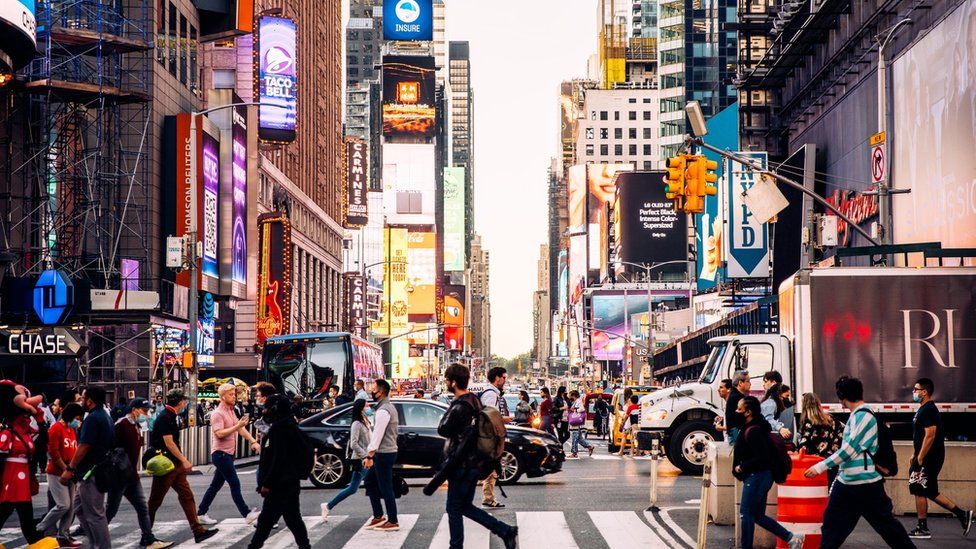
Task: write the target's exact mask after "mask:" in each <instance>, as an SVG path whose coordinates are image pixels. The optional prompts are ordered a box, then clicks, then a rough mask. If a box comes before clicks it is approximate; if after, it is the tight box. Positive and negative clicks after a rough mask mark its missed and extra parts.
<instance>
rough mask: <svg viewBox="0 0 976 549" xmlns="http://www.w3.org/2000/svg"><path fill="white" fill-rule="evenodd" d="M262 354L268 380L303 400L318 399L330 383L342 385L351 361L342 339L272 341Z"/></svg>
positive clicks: (325, 393)
mask: <svg viewBox="0 0 976 549" xmlns="http://www.w3.org/2000/svg"><path fill="white" fill-rule="evenodd" d="M264 357H265V365H264V366H265V371H266V373H267V376H268V381H269V382H271V384H273V385H274V386H275V387H276V388H277V389H278V390H280V391H283V392H284V393H285V394H288V395H292V396H294V395H298V396H301V397H302V399H304V400H320V399H322V398H324V397H325V396H326V395H327V394H328V391H329V387H330V386H332V385H339V384H344V383H343V382H344V376H345V373H346V370H347V368H348V367H349V365H350V362H351V360H350V358H351V357H350V351H349V349H348V343H347V342H345V341H307V342H284V343H273V344H268V345H266V347H265V350H264Z"/></svg>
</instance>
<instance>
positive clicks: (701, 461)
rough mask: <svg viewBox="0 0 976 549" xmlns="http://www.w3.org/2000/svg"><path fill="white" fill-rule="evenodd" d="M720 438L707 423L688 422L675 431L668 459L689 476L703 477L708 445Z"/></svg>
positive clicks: (670, 443)
mask: <svg viewBox="0 0 976 549" xmlns="http://www.w3.org/2000/svg"><path fill="white" fill-rule="evenodd" d="M716 438H718V436H717V434H716V433H715V430H714V429H713V428H712V425H711V424H710V423H709V422H707V421H688V422H685V423H684V424H682V425H681V426H680V427H678V428H677V429H675V431H674V433H673V434H672V435H671V440H670V441H669V443H668V459H669V460H670V461H671V463H672V464H673V465H674V466H675V467H677V468H678V469H681V471H682V472H683V473H685V474H687V475H701V474H702V471H703V470H704V468H705V461H706V460H707V459H708V443H709V442H712V441H714V440H715V439H716Z"/></svg>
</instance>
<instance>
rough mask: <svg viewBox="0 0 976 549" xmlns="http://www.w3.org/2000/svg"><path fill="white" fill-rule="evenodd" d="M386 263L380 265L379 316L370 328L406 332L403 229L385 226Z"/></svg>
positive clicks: (390, 332) (378, 331) (382, 333)
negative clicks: (381, 291) (381, 268)
mask: <svg viewBox="0 0 976 549" xmlns="http://www.w3.org/2000/svg"><path fill="white" fill-rule="evenodd" d="M383 241H384V242H383V244H384V249H385V251H386V262H385V263H384V265H383V303H382V306H381V313H382V315H381V317H380V319H379V320H378V321H376V322H374V323H373V331H374V332H375V333H377V334H381V335H396V334H402V333H404V332H406V331H407V326H408V323H407V309H408V307H407V230H406V229H392V228H387V229H386V231H385V234H384V238H383Z"/></svg>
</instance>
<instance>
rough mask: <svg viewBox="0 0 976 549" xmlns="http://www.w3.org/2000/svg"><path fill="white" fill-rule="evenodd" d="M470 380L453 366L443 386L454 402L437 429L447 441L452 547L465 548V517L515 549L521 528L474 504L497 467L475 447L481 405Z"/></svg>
mask: <svg viewBox="0 0 976 549" xmlns="http://www.w3.org/2000/svg"><path fill="white" fill-rule="evenodd" d="M493 370H494V369H493ZM502 370H503V371H504V369H502ZM489 375H490V374H489ZM469 379H470V373H469V371H468V368H467V367H466V366H464V365H461V364H453V365H451V366H449V367H448V368H447V370H446V371H445V372H444V383H445V384H446V385H447V390H448V391H449V392H450V393H451V394H453V395H454V398H453V399H452V400H451V405H450V407H449V408H448V409H447V412H446V413H445V414H444V417H442V418H441V422H440V425H438V427H437V434H439V435H440V436H442V437H444V438H446V439H447V445H446V446H445V448H444V459H443V460H442V461H441V463H442V469H441V471H440V472H439V473H438V477H440V482H443V479H445V478H446V479H448V485H447V509H446V510H447V524H448V528H449V529H450V532H451V543H450V547H451V549H462V548H463V547H464V517H468V518H469V519H471V520H473V521H475V522H477V523H478V524H480V525H482V526H484V527H485V528H487V529H488V530H490V531H491V532H492V533H493V534H495V535H496V536H498V537H500V538H501V539H502V541H504V542H505V548H506V549H514V547H516V545H517V543H518V527H517V526H509V525H508V524H505V523H504V522H502V521H500V520H498V519H496V518H495V517H493V516H491V515H490V514H488V513H487V512H485V511H484V510H482V509H478V508H477V507H475V506H474V505H473V502H472V500H473V499H474V492H475V488H476V487H477V485H478V479H480V478H483V477H484V476H485V473H486V472H487V471H486V470H487V469H489V468H490V469H494V467H495V464H493V463H484V458H483V456H481V455H479V454H478V451H477V444H476V443H473V439H474V438H476V437H477V436H478V433H477V430H476V429H475V427H474V423H475V418H476V417H477V414H478V413H479V412H480V411H481V407H482V404H481V401H480V400H479V399H478V397H476V396H474V395H473V394H471V393H470V392H468V380H469ZM435 478H436V477H435ZM438 484H439V483H438ZM429 489H430V485H428V487H427V488H425V489H424V493H427V494H428V495H430V493H433V492H432V491H430V493H428V491H429ZM434 489H435V490H436V486H435V487H434Z"/></svg>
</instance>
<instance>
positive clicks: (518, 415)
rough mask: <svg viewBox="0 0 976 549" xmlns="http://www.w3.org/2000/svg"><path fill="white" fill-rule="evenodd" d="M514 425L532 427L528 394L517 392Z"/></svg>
mask: <svg viewBox="0 0 976 549" xmlns="http://www.w3.org/2000/svg"><path fill="white" fill-rule="evenodd" d="M515 424H516V425H519V426H525V427H531V426H532V406H531V405H530V404H529V393H527V392H525V391H519V399H518V403H517V404H516V405H515Z"/></svg>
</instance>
